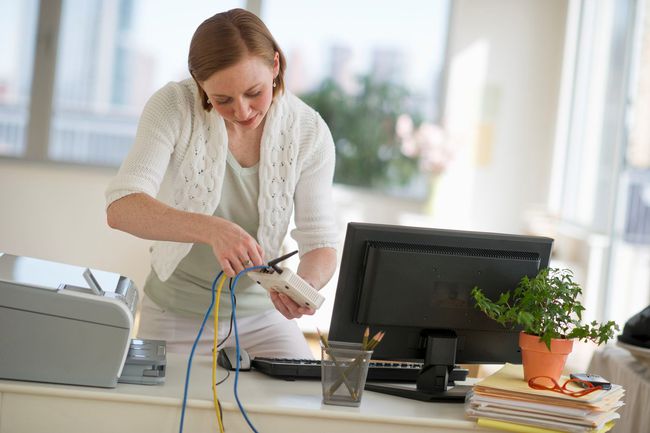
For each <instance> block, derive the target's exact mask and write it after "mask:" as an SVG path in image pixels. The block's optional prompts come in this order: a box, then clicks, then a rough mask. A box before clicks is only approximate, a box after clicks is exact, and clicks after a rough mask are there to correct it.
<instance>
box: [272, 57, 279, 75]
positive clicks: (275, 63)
mask: <svg viewBox="0 0 650 433" xmlns="http://www.w3.org/2000/svg"><path fill="white" fill-rule="evenodd" d="M279 73H280V53H278V52H277V51H276V52H275V55H274V56H273V78H274V79H275V78H277V76H278V74H279Z"/></svg>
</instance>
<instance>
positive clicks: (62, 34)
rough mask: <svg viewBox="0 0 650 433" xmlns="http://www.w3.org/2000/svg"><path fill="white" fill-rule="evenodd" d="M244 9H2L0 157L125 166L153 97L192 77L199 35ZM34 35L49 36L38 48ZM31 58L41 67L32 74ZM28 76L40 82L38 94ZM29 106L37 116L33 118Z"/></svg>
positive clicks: (194, 0)
mask: <svg viewBox="0 0 650 433" xmlns="http://www.w3.org/2000/svg"><path fill="white" fill-rule="evenodd" d="M242 6H243V1H242V0H228V1H222V2H219V4H218V7H215V5H214V3H213V2H208V1H204V0H188V1H185V2H183V7H182V8H179V7H178V3H177V2H175V1H173V0H159V1H156V0H41V1H40V2H39V1H38V0H28V1H23V0H9V1H4V2H2V3H1V4H0V16H1V17H2V18H0V23H1V24H3V25H2V26H1V30H0V32H1V33H0V35H2V44H3V51H2V52H3V59H2V60H1V62H3V63H0V155H4V156H18V157H28V158H34V159H49V160H55V161H61V162H72V163H80V164H91V165H108V166H116V165H119V164H120V162H121V161H122V159H123V158H124V156H125V155H126V153H127V151H128V150H129V148H130V146H131V144H132V141H133V137H134V136H135V131H136V128H137V122H138V118H139V115H140V112H141V110H142V108H143V106H144V103H145V102H146V101H147V99H148V98H149V96H151V94H152V93H153V92H154V91H155V90H156V89H158V88H159V87H161V86H163V85H164V84H165V83H167V82H168V81H173V80H181V79H184V78H187V77H189V74H188V73H187V50H188V48H189V41H190V39H191V37H192V34H193V33H194V30H195V29H196V27H197V26H198V25H199V24H200V23H201V22H202V21H203V20H204V19H206V18H207V17H209V16H211V15H214V14H215V13H217V12H220V11H223V10H227V9H231V8H234V7H242ZM39 15H40V17H39ZM37 18H39V19H40V24H39V25H38V27H39V28H38V29H37ZM37 30H38V31H39V32H40V33H41V34H43V37H42V38H40V40H41V43H40V45H39V46H37V47H35V48H34V44H35V40H36V33H37ZM50 30H54V31H53V32H52V31H50ZM5 45H6V48H5ZM50 46H54V48H52V49H49V48H50ZM34 50H36V51H37V52H39V56H38V57H37V61H41V67H36V68H34V66H33V64H34V63H33V59H34ZM39 50H40V51H39ZM41 52H42V53H44V55H42V56H41V54H40V53H41ZM5 53H8V54H7V55H6V54H5ZM32 71H35V73H36V74H38V76H37V77H36V78H35V81H34V82H35V83H38V84H39V87H38V88H35V89H34V91H33V92H31V89H30V85H31V81H32ZM30 107H32V111H34V110H38V112H36V113H34V112H32V113H31V116H30V115H29V114H30V113H29V112H30ZM28 119H31V120H29V121H28ZM29 131H32V132H33V138H32V139H31V140H29V142H28V140H27V136H28V135H29V134H28V132H29ZM43 131H44V132H43Z"/></svg>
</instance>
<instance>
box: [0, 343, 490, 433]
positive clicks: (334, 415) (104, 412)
mask: <svg viewBox="0 0 650 433" xmlns="http://www.w3.org/2000/svg"><path fill="white" fill-rule="evenodd" d="M167 362H168V365H167V373H166V374H167V377H166V380H165V384H164V385H159V386H146V385H127V384H118V386H117V388H115V389H101V388H90V387H78V386H65V385H53V384H42V383H29V382H18V381H0V433H9V432H11V433H22V432H30V433H31V432H37V431H48V432H52V433H57V432H66V433H70V432H75V431H79V432H88V431H92V432H93V433H102V432H111V433H114V432H115V431H137V432H142V433H146V432H149V431H151V432H154V431H155V432H161V433H162V432H177V431H178V430H179V423H180V414H181V404H182V396H183V386H184V380H185V371H186V366H187V359H186V357H185V356H181V355H177V354H168V358H167ZM211 362H212V361H211V359H210V358H209V357H196V358H195V359H194V362H193V363H192V375H191V376H192V377H191V382H190V390H189V393H188V395H189V397H188V402H187V409H186V414H185V423H184V431H185V432H209V431H218V428H217V422H216V415H215V411H214V406H213V403H212V389H211V387H210V385H209V384H210V379H211V371H212V370H211V366H212V364H211ZM226 374H227V372H226V371H225V370H223V369H221V368H219V369H218V371H217V377H218V378H219V379H221V378H223V377H225V375H226ZM234 379H235V375H234V372H232V373H231V374H230V377H229V378H228V379H227V380H226V381H225V382H224V383H223V384H221V385H220V386H219V387H218V393H219V399H220V401H221V405H222V408H223V411H224V424H225V426H226V429H227V431H228V432H229V433H232V432H246V431H250V429H249V427H248V426H247V425H246V423H245V421H244V419H243V417H242V416H241V414H240V412H239V409H238V407H237V404H236V401H235V398H234V393H233V384H234ZM238 395H239V399H240V401H241V402H242V404H243V405H244V407H245V409H246V411H247V412H248V415H249V418H250V419H251V421H252V423H253V424H254V425H255V427H256V428H257V430H258V431H260V432H275V431H296V432H304V431H307V429H308V431H309V432H310V433H317V432H327V433H331V432H333V431H345V432H356V431H358V432H368V431H372V432H373V433H382V432H396V431H399V432H425V431H426V432H438V431H440V432H442V431H445V432H449V431H451V432H470V431H488V430H486V429H481V428H479V427H478V426H477V425H476V423H475V422H473V421H471V420H468V419H466V418H465V416H464V409H463V405H462V404H458V403H425V402H420V401H415V400H408V399H403V398H399V397H392V396H388V395H384V394H379V393H374V392H370V391H366V392H364V394H363V398H362V403H361V406H360V407H358V408H350V407H340V406H329V405H323V404H322V403H321V388H320V381H313V380H310V381H296V382H288V381H284V380H279V379H274V378H271V377H268V376H265V375H263V374H261V373H258V372H255V371H250V372H241V373H240V375H239V386H238Z"/></svg>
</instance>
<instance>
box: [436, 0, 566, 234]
mask: <svg viewBox="0 0 650 433" xmlns="http://www.w3.org/2000/svg"><path fill="white" fill-rule="evenodd" d="M567 4H568V2H566V1H564V0H542V1H537V0H523V1H520V0H489V1H476V0H455V1H454V2H453V6H454V9H453V18H452V25H451V35H450V59H451V64H450V70H449V76H448V86H447V91H448V94H447V96H448V99H447V104H446V105H447V106H446V114H445V117H446V123H447V125H448V126H449V128H450V130H451V132H452V135H454V136H455V137H456V138H457V139H458V147H459V148H460V154H458V155H457V157H456V159H455V160H454V162H453V164H452V166H451V167H450V169H449V170H448V171H447V172H446V173H445V174H444V175H443V176H442V178H441V179H440V183H439V191H438V196H437V200H436V203H435V213H434V219H435V220H436V221H437V222H438V224H439V225H444V226H456V227H457V228H458V225H462V226H465V227H468V228H472V229H477V230H492V231H504V232H515V233H516V232H523V231H525V217H524V215H525V213H526V211H527V210H528V209H530V208H531V207H534V206H536V205H539V204H541V205H543V206H544V205H545V204H546V202H547V195H548V186H549V179H550V171H551V156H552V150H553V148H552V147H553V139H554V127H555V116H556V112H557V105H558V95H559V88H560V75H561V66H562V53H563V42H564V28H565V20H566V14H567Z"/></svg>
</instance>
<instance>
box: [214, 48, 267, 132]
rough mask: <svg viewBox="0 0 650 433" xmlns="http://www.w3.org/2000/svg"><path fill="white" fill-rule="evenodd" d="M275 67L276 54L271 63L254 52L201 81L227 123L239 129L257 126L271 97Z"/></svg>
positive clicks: (249, 128)
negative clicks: (273, 61) (272, 65)
mask: <svg viewBox="0 0 650 433" xmlns="http://www.w3.org/2000/svg"><path fill="white" fill-rule="evenodd" d="M278 70H279V60H278V54H277V53H276V55H275V64H274V67H273V68H271V67H269V65H268V63H266V62H265V61H264V60H262V59H261V58H260V57H257V56H248V57H246V58H244V59H243V60H242V61H240V62H239V63H237V64H235V65H233V66H231V67H229V68H227V69H223V70H221V71H218V72H215V73H214V74H212V76H211V77H210V78H208V79H207V80H205V81H204V82H203V83H202V87H203V90H204V91H205V93H206V94H207V95H208V99H209V100H210V103H211V104H212V107H214V109H215V110H217V112H218V113H219V114H220V115H221V116H222V117H223V118H224V119H225V120H226V123H227V124H228V125H229V126H232V127H234V128H235V129H236V130H237V131H239V132H246V131H251V130H254V129H255V128H257V127H258V126H260V124H261V123H262V121H263V120H264V116H266V113H267V111H268V110H269V107H270V106H271V102H272V101H273V79H274V78H275V77H276V76H277V74H278Z"/></svg>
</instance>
